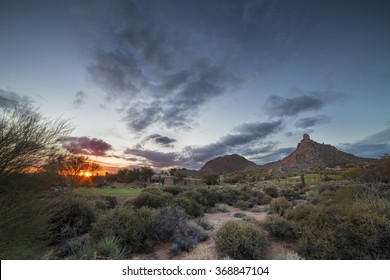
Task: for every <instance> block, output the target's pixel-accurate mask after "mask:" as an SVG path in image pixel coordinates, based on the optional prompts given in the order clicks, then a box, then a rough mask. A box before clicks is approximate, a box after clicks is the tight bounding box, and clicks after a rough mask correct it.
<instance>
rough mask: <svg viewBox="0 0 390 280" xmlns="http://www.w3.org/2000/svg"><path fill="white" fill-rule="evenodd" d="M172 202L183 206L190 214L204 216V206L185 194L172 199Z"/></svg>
mask: <svg viewBox="0 0 390 280" xmlns="http://www.w3.org/2000/svg"><path fill="white" fill-rule="evenodd" d="M172 203H173V205H177V206H179V207H180V208H182V209H183V210H184V211H185V212H186V213H187V214H188V215H190V216H192V217H199V216H203V212H204V207H203V206H202V205H200V204H199V203H197V202H196V201H195V200H192V199H190V198H187V197H184V196H176V197H174V199H173V200H172Z"/></svg>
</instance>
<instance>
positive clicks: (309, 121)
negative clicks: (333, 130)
mask: <svg viewBox="0 0 390 280" xmlns="http://www.w3.org/2000/svg"><path fill="white" fill-rule="evenodd" d="M330 120H331V118H330V117H328V116H318V117H312V118H302V119H299V120H297V121H296V122H295V127H297V128H303V129H305V128H308V127H313V126H316V125H321V124H327V123H330Z"/></svg>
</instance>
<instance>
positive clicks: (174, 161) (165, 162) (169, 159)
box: [124, 149, 179, 167]
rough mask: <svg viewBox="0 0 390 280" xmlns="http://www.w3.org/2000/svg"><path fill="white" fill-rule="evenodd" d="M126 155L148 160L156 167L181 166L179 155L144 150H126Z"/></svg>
mask: <svg viewBox="0 0 390 280" xmlns="http://www.w3.org/2000/svg"><path fill="white" fill-rule="evenodd" d="M124 154H126V155H132V156H137V157H141V158H143V159H146V160H147V162H148V163H150V164H151V165H152V166H154V167H169V166H176V165H178V164H179V161H178V157H179V154H178V153H164V152H158V151H151V150H143V149H126V150H125V151H124Z"/></svg>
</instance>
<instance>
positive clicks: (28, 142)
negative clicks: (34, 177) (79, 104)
mask: <svg viewBox="0 0 390 280" xmlns="http://www.w3.org/2000/svg"><path fill="white" fill-rule="evenodd" d="M70 131H71V127H70V125H69V123H68V121H66V120H62V119H55V120H47V119H45V118H43V117H42V116H41V115H40V114H39V113H37V112H36V109H34V108H33V107H32V106H17V107H13V108H0V177H2V176H4V175H7V174H10V173H17V172H25V171H29V170H32V169H34V168H41V167H42V166H43V165H44V164H45V161H46V160H47V158H48V157H49V156H51V155H53V154H55V153H56V152H58V151H59V149H60V145H59V142H58V139H60V138H61V137H63V136H65V135H67V134H68V133H69V132H70Z"/></svg>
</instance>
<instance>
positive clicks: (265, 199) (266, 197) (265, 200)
mask: <svg viewBox="0 0 390 280" xmlns="http://www.w3.org/2000/svg"><path fill="white" fill-rule="evenodd" d="M271 201H272V197H271V196H269V195H268V194H266V195H264V196H263V197H262V198H261V199H260V201H259V205H266V204H269V203H270V202H271Z"/></svg>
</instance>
